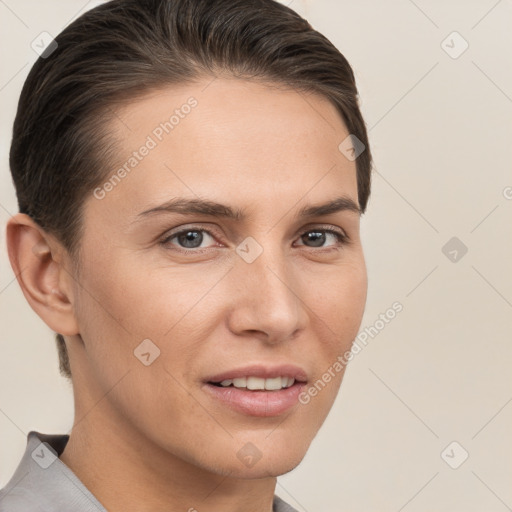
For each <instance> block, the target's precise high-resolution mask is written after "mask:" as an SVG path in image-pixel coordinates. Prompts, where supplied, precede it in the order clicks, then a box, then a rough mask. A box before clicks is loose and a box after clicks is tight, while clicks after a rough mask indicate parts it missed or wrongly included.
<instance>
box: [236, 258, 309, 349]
mask: <svg viewBox="0 0 512 512" xmlns="http://www.w3.org/2000/svg"><path fill="white" fill-rule="evenodd" d="M275 252H276V253H277V252H278V251H275ZM230 274H231V275H230V279H231V280H232V281H231V283H232V286H231V290H232V293H233V295H232V304H233V306H232V309H231V311H230V314H229V316H228V324H229V328H230V330H231V331H232V332H233V333H235V334H237V335H239V336H246V337H247V336H248V335H249V336H251V337H258V338H260V339H261V340H262V341H265V342H266V343H270V344H276V343H280V342H283V341H286V340H289V339H292V338H294V337H295V336H296V335H297V333H298V332H299V331H301V330H303V329H304V328H305V326H306V325H307V321H308V313H307V311H308V308H307V297H302V296H301V294H303V292H304V290H303V288H301V283H300V280H299V279H298V276H297V275H296V272H294V267H293V265H291V264H290V262H289V261H286V259H285V258H284V256H282V255H278V256H275V257H274V256H272V255H271V253H270V251H269V250H268V249H265V250H264V251H263V253H262V254H261V255H260V256H259V257H258V258H257V259H256V260H255V261H253V262H252V263H246V262H245V261H242V260H240V261H237V263H236V264H235V268H234V269H233V271H232V272H230Z"/></svg>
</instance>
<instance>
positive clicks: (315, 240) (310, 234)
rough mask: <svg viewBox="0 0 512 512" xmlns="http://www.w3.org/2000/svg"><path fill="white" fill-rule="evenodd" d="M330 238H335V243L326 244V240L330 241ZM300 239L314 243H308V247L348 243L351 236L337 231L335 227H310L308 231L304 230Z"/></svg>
mask: <svg viewBox="0 0 512 512" xmlns="http://www.w3.org/2000/svg"><path fill="white" fill-rule="evenodd" d="M329 239H331V240H332V239H334V244H332V245H329V246H325V245H324V244H325V242H326V241H328V240H329ZM299 240H302V241H305V242H307V243H311V244H312V245H307V247H333V246H336V245H338V246H340V245H344V244H347V243H348V241H349V238H348V236H347V235H346V234H345V233H343V232H341V231H336V230H334V229H310V230H308V231H304V232H303V233H302V234H301V235H300V238H299ZM299 245H305V244H299Z"/></svg>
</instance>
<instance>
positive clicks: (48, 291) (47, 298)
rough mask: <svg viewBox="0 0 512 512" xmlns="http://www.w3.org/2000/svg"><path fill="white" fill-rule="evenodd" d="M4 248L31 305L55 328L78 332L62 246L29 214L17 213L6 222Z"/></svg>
mask: <svg viewBox="0 0 512 512" xmlns="http://www.w3.org/2000/svg"><path fill="white" fill-rule="evenodd" d="M7 249H8V254H9V260H10V262H11V266H12V269H13V271H14V273H15V275H16V279H17V281H18V284H19V285H20V287H21V290H22V292H23V295H24V296H25V298H26V299H27V301H28V303H29V304H30V306H31V307H32V309H33V310H34V311H35V312H36V313H37V314H38V315H39V317H41V319H42V320H43V321H44V322H45V323H46V324H47V325H48V326H49V327H50V328H51V329H53V330H54V331H55V332H58V333H60V334H65V335H72V334H77V333H78V325H77V322H76V318H75V314H74V308H73V297H72V293H71V286H65V283H66V282H69V280H70V279H72V278H71V276H70V275H69V272H68V270H67V269H66V268H65V267H64V263H65V258H64V255H65V249H64V248H63V247H62V245H61V244H59V242H58V241H57V240H56V239H55V238H54V237H53V236H51V235H50V234H48V233H46V232H45V231H44V230H43V229H42V228H41V227H40V226H39V225H37V224H36V223H35V222H34V221H33V220H32V219H31V218H30V217H29V216H28V215H26V214H23V213H18V214H16V215H14V216H13V217H11V219H10V220H9V222H8V223H7Z"/></svg>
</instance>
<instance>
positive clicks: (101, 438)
mask: <svg viewBox="0 0 512 512" xmlns="http://www.w3.org/2000/svg"><path fill="white" fill-rule="evenodd" d="M42 44H43V46H44V50H42V52H41V58H40V59H39V60H38V61H37V62H36V64H35V65H34V67H33V69H32V70H31V72H30V74H29V76H28V78H27V81H26V83H25V85H24V88H23V92H22V95H21V98H20V102H19V107H18V112H17V116H16V120H15V125H14V134H13V142H12V147H11V154H10V163H11V170H12V174H13V179H14V182H15V185H16V191H17V195H18V201H19V209H20V213H18V214H17V215H15V216H14V217H13V218H12V219H10V221H9V223H8V226H7V237H8V246H9V256H10V260H11V264H12V267H13V270H14V272H15V273H16V276H17V279H18V282H19V284H20V286H21V289H22V291H23V293H24V295H25V297H26V298H27V300H28V302H29V303H30V305H31V307H32V308H33V309H34V310H35V311H36V313H37V314H38V315H39V316H40V317H41V318H42V319H43V320H44V322H45V323H46V324H47V325H48V326H50V328H51V329H53V330H54V331H55V332H56V333H58V334H57V346H58V350H59V357H60V369H61V373H62V374H63V375H64V376H66V377H68V378H69V379H72V384H73V391H74V398H75V419H74V424H73V428H72V430H71V432H70V434H69V435H45V434H42V433H39V432H35V431H32V432H30V434H29V436H28V442H27V451H26V453H25V455H24V457H23V459H22V461H21V462H20V465H19V467H18V469H17V470H16V473H15V474H14V475H13V477H12V478H11V480H10V482H9V483H8V484H7V486H6V487H5V488H4V489H3V490H2V491H0V506H1V508H2V510H6V511H18V510H28V509H31V510H32V509H35V507H41V509H44V510H51V511H57V510H71V509H72V510H75V511H77V510H80V511H86V510H109V511H114V512H116V511H126V510H132V509H133V510H137V511H155V510H162V511H163V510H189V511H193V510H197V511H199V512H200V511H201V510H208V511H210V512H215V511H223V512H229V511H242V510H243V511H245V512H247V511H254V512H270V511H274V512H286V511H290V510H293V509H292V507H290V506H289V505H288V504H286V503H285V502H284V501H283V500H281V499H280V498H279V497H277V496H276V495H275V494H274V493H275V486H276V477H277V476H278V475H282V474H284V473H287V472H289V471H291V470H292V469H293V468H295V467H296V466H297V465H298V464H299V463H300V461H301V460H302V459H303V457H304V455H305V453H306V451H307V449H308V447H309V445H310V443H311V441H312V440H313V438H314V436H315V435H316V433H317V432H318V430H319V428H320V427H321V425H322V423H323V422H324V420H325V418H326V416H327V414H328V412H329V410H330V408H331V407H332V405H333V402H334V400H335V398H336V395H337V392H338V390H339V386H340V384H341V380H342V377H343V373H344V370H345V365H344V364H342V363H341V362H340V361H346V358H343V359H342V358H341V356H342V355H343V354H347V353H349V351H350V348H351V345H352V341H353V340H354V338H355V336H356V334H357V332H358V329H359V326H360V323H361V319H362V315H363V311H364V307H365V302H366V290H367V276H366V267H365V262H364V255H363V250H362V246H361V240H360V236H359V223H360V216H361V214H363V213H364V211H365V209H366V205H367V202H368V198H369V194H370V174H371V154H370V150H369V145H368V139H367V133H366V128H365V123H364V121H363V119H362V116H361V113H360V110H359V106H358V99H357V89H356V85H355V80H354V75H353V73H352V70H351V67H350V65H349V64H348V62H347V61H346V59H345V58H344V57H343V56H342V55H341V54H340V52H339V51H338V50H337V49H336V48H335V47H334V46H333V45H332V44H331V43H330V42H329V41H328V40H327V39H326V38H325V37H324V36H322V35H321V34H319V33H318V32H316V31H315V30H313V29H312V27H311V26H310V25H309V24H308V23H307V22H306V21H305V20H303V19H302V18H300V17H299V16H298V15H297V14H296V13H295V12H293V11H292V10H291V9H289V8H287V7H285V6H283V5H281V4H279V3H277V2H274V1H273V0H258V1H250V0H235V1H225V0H214V1H211V0H209V1H207V0H146V1H143V2H141V1H135V0H114V1H111V2H108V3H106V4H104V5H102V6H100V7H97V8H95V9H93V10H92V11H89V12H87V13H86V14H84V15H83V16H81V17H80V18H79V19H77V20H76V21H75V22H73V23H72V24H71V25H70V26H69V27H67V28H66V29H65V30H64V31H63V32H62V33H61V34H60V35H59V36H58V37H57V38H56V40H55V41H53V40H46V41H43V43H42ZM320 384H321V385H320ZM27 475H30V476H28V477H27V478H24V477H25V476H27Z"/></svg>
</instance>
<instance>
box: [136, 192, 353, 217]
mask: <svg viewBox="0 0 512 512" xmlns="http://www.w3.org/2000/svg"><path fill="white" fill-rule="evenodd" d="M341 211H351V212H355V213H358V214H361V209H360V208H359V206H358V205H357V204H356V203H355V202H354V200H353V199H351V198H350V197H348V196H341V197H337V198H335V199H332V200H330V201H327V202H326V203H322V204H316V205H306V206H304V207H302V208H301V209H300V210H299V212H298V213H297V214H296V217H297V218H309V217H319V216H321V215H330V214H332V213H337V212H341ZM164 212H165V213H180V214H183V215H191V214H192V215H193V214H199V215H207V216H211V217H223V218H226V219H232V220H236V221H242V220H244V219H245V213H244V210H243V209H241V208H232V207H231V206H228V205H225V204H221V203H217V202H215V201H209V200H206V199H185V198H174V199H171V200H170V201H167V202H165V203H163V204H161V205H159V206H155V207H154V208H150V209H149V210H145V211H143V212H141V213H139V214H138V216H137V219H136V220H141V219H142V218H145V217H148V216H152V215H155V214H158V213H164Z"/></svg>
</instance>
